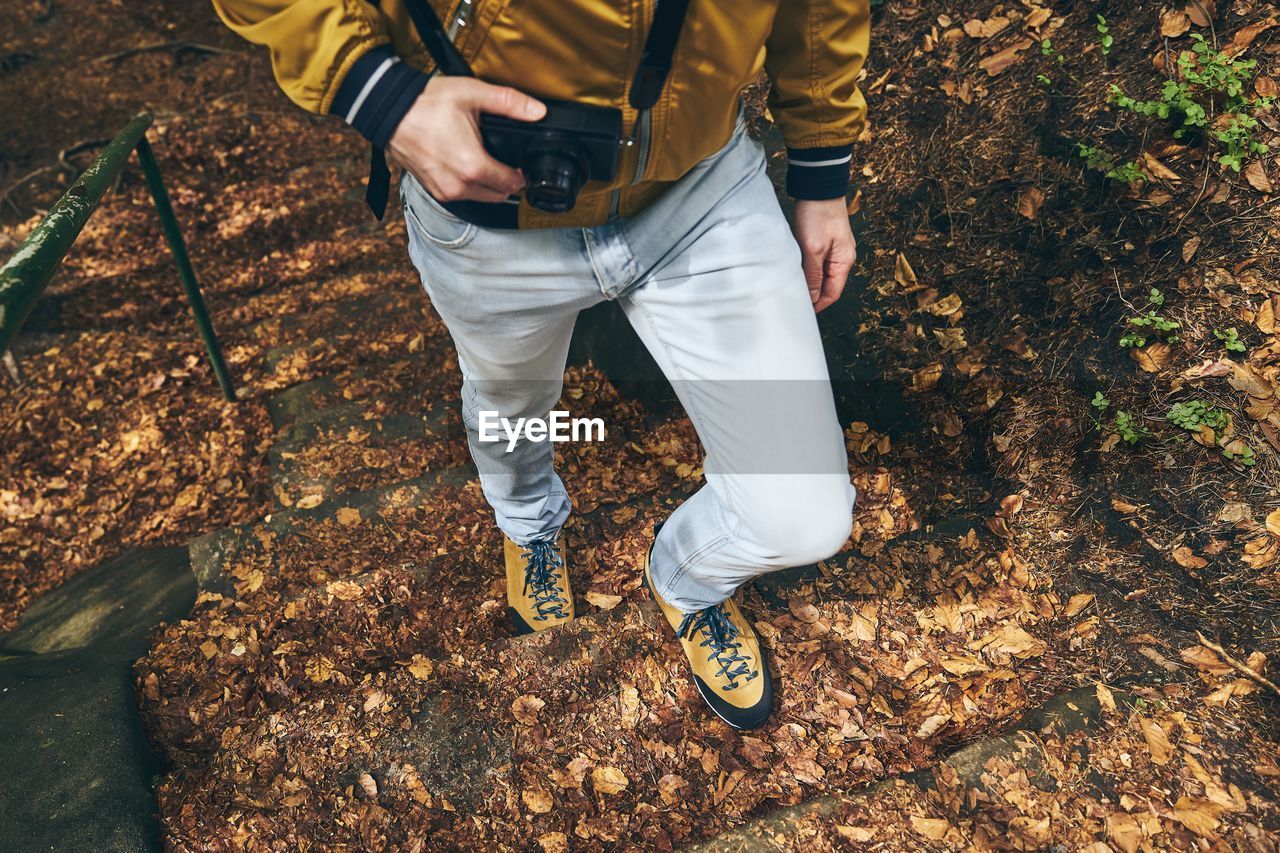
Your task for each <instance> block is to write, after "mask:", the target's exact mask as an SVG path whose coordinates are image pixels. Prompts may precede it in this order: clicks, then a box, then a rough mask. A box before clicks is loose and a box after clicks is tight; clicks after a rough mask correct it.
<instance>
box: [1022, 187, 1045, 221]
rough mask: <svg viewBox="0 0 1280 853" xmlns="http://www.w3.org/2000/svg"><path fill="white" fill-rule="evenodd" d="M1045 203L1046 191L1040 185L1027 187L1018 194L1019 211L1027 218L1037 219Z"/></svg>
mask: <svg viewBox="0 0 1280 853" xmlns="http://www.w3.org/2000/svg"><path fill="white" fill-rule="evenodd" d="M1043 205H1044V192H1043V191H1042V190H1041V189H1040V188H1039V187H1027V188H1026V189H1024V190H1023V191H1022V193H1021V194H1020V195H1019V196H1018V213H1020V214H1022V215H1023V216H1025V217H1026V218H1027V219H1035V218H1036V217H1037V216H1039V215H1040V208H1041V207H1042V206H1043Z"/></svg>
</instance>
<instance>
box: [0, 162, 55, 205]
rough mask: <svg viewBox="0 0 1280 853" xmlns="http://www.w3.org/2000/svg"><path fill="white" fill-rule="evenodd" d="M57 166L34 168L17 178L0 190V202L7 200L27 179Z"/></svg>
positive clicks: (52, 169)
mask: <svg viewBox="0 0 1280 853" xmlns="http://www.w3.org/2000/svg"><path fill="white" fill-rule="evenodd" d="M57 168H59V167H58V166H41V167H40V168H39V169H35V170H33V171H30V172H27V173H26V174H25V175H23V176H22V177H21V178H18V179H17V180H16V181H14V182H13V183H11V184H9V185H8V186H7V187H5V188H4V189H3V190H0V202H3V201H8V200H9V196H10V195H12V194H13V192H14V191H15V190H17V189H18V188H19V187H21V186H22V185H23V184H25V183H26V182H27V181H29V180H31V179H32V178H36V177H39V176H40V175H43V174H44V173H45V172H52V171H54V170H55V169H57Z"/></svg>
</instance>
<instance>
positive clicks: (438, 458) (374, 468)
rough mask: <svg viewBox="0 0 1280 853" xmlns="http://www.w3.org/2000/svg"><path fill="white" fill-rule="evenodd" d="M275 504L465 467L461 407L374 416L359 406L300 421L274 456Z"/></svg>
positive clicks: (274, 450)
mask: <svg viewBox="0 0 1280 853" xmlns="http://www.w3.org/2000/svg"><path fill="white" fill-rule="evenodd" d="M268 456H269V460H270V468H271V489H272V493H273V495H274V496H275V499H276V502H277V503H278V504H279V505H280V506H282V507H286V508H287V507H292V506H294V505H296V504H297V503H298V502H299V501H304V502H306V501H318V500H326V499H328V498H331V497H335V496H337V495H339V494H343V493H346V492H355V491H366V490H368V489H372V488H378V487H380V486H388V485H392V484H394V483H398V482H403V481H406V480H410V479H414V478H416V477H421V476H424V475H425V474H427V473H428V472H430V471H440V470H443V469H447V468H457V467H460V466H463V465H466V464H467V461H468V453H467V445H466V434H465V431H464V430H463V428H462V418H461V415H460V414H459V413H458V411H457V408H456V407H454V406H450V407H448V408H446V407H445V406H443V405H438V406H433V407H430V408H428V409H427V410H426V412H425V415H424V416H417V415H408V414H394V415H388V416H385V417H374V418H370V417H367V416H366V411H365V409H364V408H363V407H362V406H361V405H359V404H356V403H347V404H344V405H341V406H336V407H333V408H330V409H325V410H322V411H318V412H315V413H314V416H313V417H311V418H309V419H308V420H307V421H305V422H302V423H295V424H294V425H293V426H292V427H290V428H289V430H288V431H287V433H286V434H285V437H284V438H282V439H281V440H279V441H277V442H276V444H275V445H273V446H272V448H271V450H270V451H269V454H268Z"/></svg>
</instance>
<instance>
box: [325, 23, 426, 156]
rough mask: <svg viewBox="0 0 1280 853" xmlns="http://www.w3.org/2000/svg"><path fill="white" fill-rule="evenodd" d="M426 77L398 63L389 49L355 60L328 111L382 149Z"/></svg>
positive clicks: (374, 50) (398, 59)
mask: <svg viewBox="0 0 1280 853" xmlns="http://www.w3.org/2000/svg"><path fill="white" fill-rule="evenodd" d="M427 79H428V78H427V75H426V74H424V73H422V72H421V71H419V70H417V69H416V68H412V67H410V66H408V65H406V64H404V63H403V62H401V61H400V58H399V57H398V56H396V55H395V53H394V52H393V51H392V49H391V47H390V45H379V46H378V47H375V48H373V49H371V50H369V51H368V52H367V53H365V55H364V56H362V57H360V59H358V60H356V62H355V64H354V65H353V66H352V67H351V70H350V71H349V72H348V73H347V76H346V77H345V78H344V79H343V81H342V85H341V86H339V88H338V93H337V95H336V96H335V97H334V100H333V106H332V107H331V109H330V112H332V113H333V114H335V115H338V116H341V117H342V119H343V120H344V121H346V122H347V124H349V125H351V126H352V127H354V128H355V129H356V130H358V131H359V132H360V135H361V136H363V137H364V138H365V139H368V140H369V141H370V142H372V143H373V145H374V147H376V148H380V149H385V148H386V147H387V145H388V143H389V142H390V141H391V137H392V135H393V134H394V133H395V131H396V128H397V127H399V125H400V121H401V119H403V118H404V116H405V114H406V113H407V112H408V111H409V108H410V107H412V106H413V103H414V101H415V100H417V98H418V96H419V95H420V94H421V93H422V90H423V89H424V88H425V87H426V85H427Z"/></svg>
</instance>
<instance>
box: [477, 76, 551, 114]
mask: <svg viewBox="0 0 1280 853" xmlns="http://www.w3.org/2000/svg"><path fill="white" fill-rule="evenodd" d="M471 105H472V106H473V107H475V108H476V110H478V111H479V112H482V113H490V114H492V115H500V116H506V117H507V118H513V119H516V120H517V121H537V120H538V119H540V118H542V117H543V116H544V115H546V114H547V106H546V104H544V103H542V101H539V100H538V99H537V98H531V97H529V96H528V95H526V94H525V93H524V92H521V91H520V90H518V89H513V88H511V87H510V86H494V85H491V84H489V83H479V85H478V86H477V87H476V92H475V97H474V98H473V99H472V101H471Z"/></svg>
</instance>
